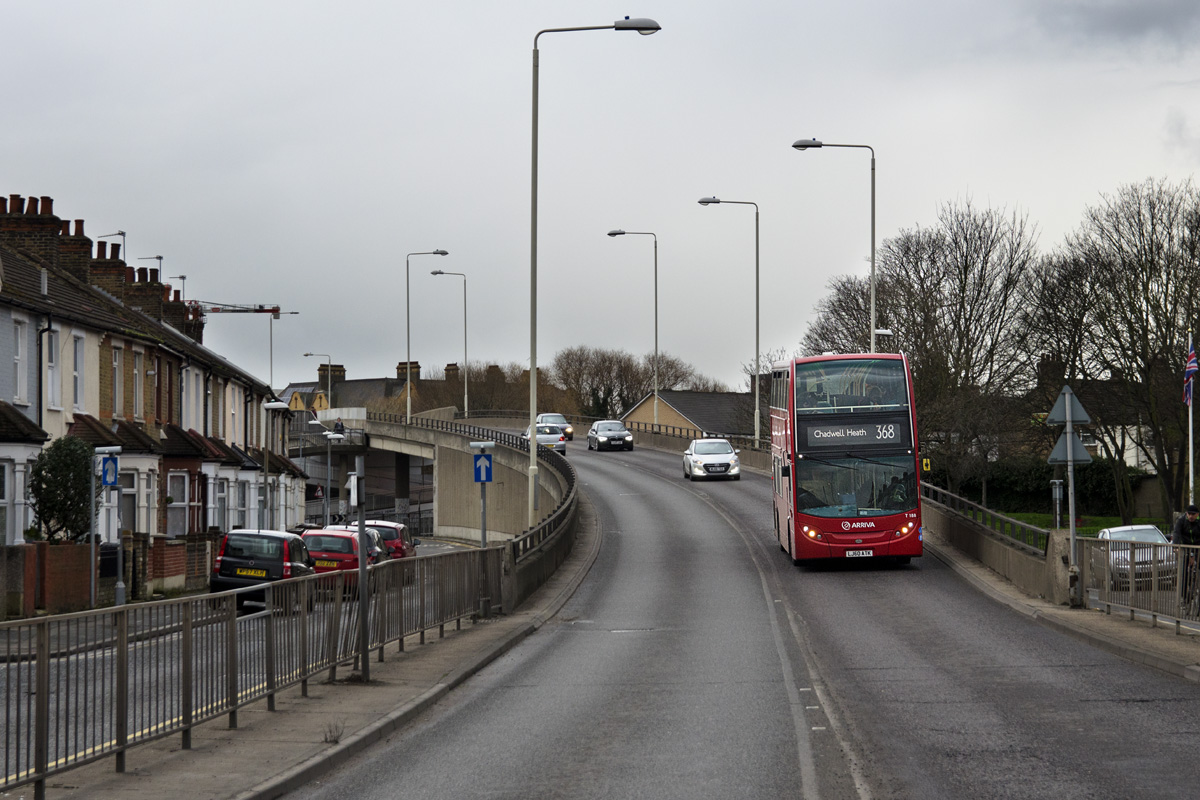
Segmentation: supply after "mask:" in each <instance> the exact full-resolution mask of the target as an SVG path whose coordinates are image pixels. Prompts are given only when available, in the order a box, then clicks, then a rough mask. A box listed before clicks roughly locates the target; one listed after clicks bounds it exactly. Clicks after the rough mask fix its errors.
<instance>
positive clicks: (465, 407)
mask: <svg viewBox="0 0 1200 800" xmlns="http://www.w3.org/2000/svg"><path fill="white" fill-rule="evenodd" d="M429 274H430V275H458V276H459V277H461V278H462V279H463V363H462V370H461V372H460V374H461V375H462V382H463V417H464V418H469V417H470V416H471V410H470V408H469V407H468V405H467V276H466V273H463V272H445V271H443V270H440V269H435V270H434V271H433V272H430V273H429Z"/></svg>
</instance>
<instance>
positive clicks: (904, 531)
mask: <svg viewBox="0 0 1200 800" xmlns="http://www.w3.org/2000/svg"><path fill="white" fill-rule="evenodd" d="M916 527H917V525H916V523H915V522H906V523H904V524H903V525H901V526H900V530H898V531H896V535H897V536H907V535H908V534H910V533H912V532H913V530H914V529H915V528H916Z"/></svg>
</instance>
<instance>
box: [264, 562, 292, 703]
mask: <svg viewBox="0 0 1200 800" xmlns="http://www.w3.org/2000/svg"><path fill="white" fill-rule="evenodd" d="M288 594H289V592H287V591H286V590H285V591H284V592H283V595H284V598H283V603H284V605H285V606H286V605H287V595H288ZM264 595H265V597H266V601H267V619H266V627H267V631H266V639H267V641H266V652H265V653H264V656H265V659H266V665H265V666H266V670H267V711H274V710H275V611H276V605H275V584H273V583H268V584H267V588H266V591H265V592H264Z"/></svg>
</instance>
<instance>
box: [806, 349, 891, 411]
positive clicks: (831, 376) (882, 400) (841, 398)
mask: <svg viewBox="0 0 1200 800" xmlns="http://www.w3.org/2000/svg"><path fill="white" fill-rule="evenodd" d="M872 411H899V412H903V413H904V414H907V413H908V386H907V382H906V380H905V372H904V364H903V362H901V361H897V360H895V359H871V358H860V359H853V360H845V361H812V362H809V363H802V364H797V365H796V414H797V415H802V414H839V413H841V414H844V413H858V412H872Z"/></svg>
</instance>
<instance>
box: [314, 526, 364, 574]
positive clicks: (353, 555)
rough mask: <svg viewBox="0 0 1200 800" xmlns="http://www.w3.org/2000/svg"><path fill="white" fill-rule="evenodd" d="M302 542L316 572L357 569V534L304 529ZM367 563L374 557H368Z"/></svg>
mask: <svg viewBox="0 0 1200 800" xmlns="http://www.w3.org/2000/svg"><path fill="white" fill-rule="evenodd" d="M301 538H303V539H304V544H305V546H306V547H307V548H308V553H309V555H310V556H312V558H313V559H314V562H315V564H314V567H315V569H316V571H317V572H318V573H321V572H336V571H337V570H356V569H358V534H357V533H352V532H350V531H335V530H313V531H305V532H304V534H303V536H302V537H301ZM367 563H368V565H369V564H373V563H375V562H374V559H372V558H370V557H368V560H367Z"/></svg>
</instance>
